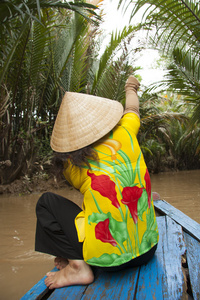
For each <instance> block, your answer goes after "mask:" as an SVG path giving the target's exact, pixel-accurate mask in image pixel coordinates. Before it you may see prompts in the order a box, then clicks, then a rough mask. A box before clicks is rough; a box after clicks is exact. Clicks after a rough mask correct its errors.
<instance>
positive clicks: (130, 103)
mask: <svg viewBox="0 0 200 300" xmlns="http://www.w3.org/2000/svg"><path fill="white" fill-rule="evenodd" d="M139 86H140V83H139V81H138V80H137V79H136V78H135V77H134V76H132V75H131V76H129V78H128V80H127V82H126V85H125V91H126V104H125V110H124V115H125V114H127V113H130V112H132V113H135V114H136V115H138V117H140V113H139V99H138V96H137V90H138V88H139Z"/></svg>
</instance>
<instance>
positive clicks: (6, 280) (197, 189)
mask: <svg viewBox="0 0 200 300" xmlns="http://www.w3.org/2000/svg"><path fill="white" fill-rule="evenodd" d="M151 182H152V190H153V191H157V192H158V193H159V194H160V196H161V199H164V200H166V201H167V202H169V203H170V204H172V205H173V206H175V207H176V208H178V209H180V210H181V211H182V212H184V213H185V214H187V215H188V216H189V217H191V218H192V219H194V220H195V221H196V222H198V223H200V170H195V171H183V172H174V173H173V172H169V173H168V172H167V173H160V174H156V175H151ZM56 193H58V194H60V195H62V196H65V197H67V198H69V199H71V200H72V201H74V202H76V203H77V204H79V205H81V200H82V196H81V195H80V193H79V192H77V191H75V190H72V189H71V188H67V187H66V188H65V189H62V190H60V191H58V190H57V191H56ZM39 196H40V194H31V195H28V196H27V195H26V196H5V195H0V241H1V247H0V300H19V299H20V298H21V297H22V296H23V295H24V294H25V293H26V292H27V291H28V290H29V289H30V288H31V287H32V286H33V285H34V284H35V283H36V282H37V281H38V280H40V279H41V278H42V277H43V276H44V275H45V274H46V272H48V271H49V270H51V269H52V268H53V257H51V256H48V255H45V254H40V253H37V252H35V251H34V236H35V224H36V218H35V205H36V202H37V200H38V198H39Z"/></svg>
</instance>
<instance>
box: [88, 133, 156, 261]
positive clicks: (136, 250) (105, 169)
mask: <svg viewBox="0 0 200 300" xmlns="http://www.w3.org/2000/svg"><path fill="white" fill-rule="evenodd" d="M129 138H130V143H131V147H132V151H133V152H134V147H133V140H132V137H131V135H130V134H129ZM103 145H104V146H107V147H108V148H109V150H110V154H108V153H103V152H102V151H99V150H96V149H95V150H96V151H97V152H99V153H101V154H103V155H104V156H105V157H106V156H107V157H106V158H105V159H102V160H101V161H100V162H96V161H93V160H89V163H90V166H91V170H88V171H87V173H88V175H89V176H90V177H91V190H90V192H91V194H92V197H93V200H94V202H95V204H96V207H97V209H98V212H93V213H92V214H91V215H89V216H88V224H89V225H91V224H92V223H95V224H97V225H98V224H99V225H101V224H100V223H102V224H103V225H105V224H107V227H108V228H107V232H108V233H109V234H108V238H107V239H106V237H104V238H103V237H102V238H101V239H100V238H99V239H100V240H101V241H102V242H105V243H106V242H107V241H111V242H110V245H112V246H113V247H114V245H115V244H114V241H116V243H117V244H116V245H115V247H117V248H118V249H119V250H120V252H121V256H122V255H125V254H126V255H129V256H130V259H131V258H132V257H135V256H136V255H138V254H141V253H144V252H145V251H147V250H148V249H150V247H151V245H153V244H154V243H156V241H157V238H158V233H157V231H155V230H156V229H157V224H156V221H155V219H154V210H153V207H152V205H151V206H150V195H151V186H150V183H149V175H148V174H147V172H148V171H147V169H146V174H145V177H144V176H141V173H140V164H141V158H142V152H141V151H140V152H139V153H138V157H137V160H136V161H135V162H134V164H133V165H134V169H133V165H132V161H131V159H130V158H129V156H128V155H127V154H126V153H125V152H124V151H122V150H121V143H120V142H119V141H117V140H113V139H107V140H104V141H103ZM107 158H108V159H107ZM84 168H87V167H86V166H84ZM98 172H100V173H98ZM136 180H137V181H136ZM143 183H144V185H143ZM127 189H131V190H133V191H135V190H136V189H139V190H141V193H140V195H139V196H138V199H137V201H136V205H135V207H134V208H133V207H132V206H133V205H132V202H131V200H130V199H128V198H127V199H125V194H124V193H125V191H126V190H127ZM147 189H148V190H147ZM92 190H95V191H98V192H99V193H100V194H101V196H102V197H105V199H106V198H107V199H109V203H111V204H112V205H113V206H114V208H113V210H111V212H108V213H104V211H105V207H104V205H105V204H104V201H103V199H102V200H101V201H98V198H95V196H94V194H93V193H92ZM142 191H143V192H142ZM132 198H133V195H132ZM129 202H130V203H129ZM129 206H130V207H129ZM122 208H123V209H122ZM116 209H117V210H118V211H119V212H120V215H119V214H118V217H117V218H118V220H116V219H115V218H114V217H113V216H112V213H113V212H114V210H116ZM130 209H131V210H130ZM133 211H134V214H133ZM145 212H146V219H144V213H145ZM131 213H132V214H131ZM133 217H134V218H133ZM108 219H109V221H108ZM138 219H139V220H140V221H142V222H147V230H146V232H145V233H144V234H143V237H142V241H141V236H140V237H139V229H138V221H137V220H138ZM130 220H131V221H130ZM127 221H128V223H127ZM105 222H106V223H105ZM130 222H132V223H130ZM104 223H105V224H104ZM127 224H128V227H127ZM130 224H132V225H130ZM131 226H132V227H131ZM131 232H132V233H131ZM129 234H131V237H132V238H133V237H134V241H131V238H130V235H129ZM110 235H111V236H112V238H113V239H114V240H111V236H110ZM133 245H134V246H133ZM121 256H119V257H118V256H116V254H107V253H105V254H103V255H102V256H101V257H99V258H98V257H94V258H92V259H90V260H88V263H89V264H94V265H98V263H99V265H103V262H102V260H104V261H105V265H111V264H112V263H113V262H112V260H113V261H115V262H114V264H115V265H117V264H116V260H117V261H118V262H120V261H121V262H122V263H123V262H124V258H125V256H124V258H122V257H121ZM126 258H127V256H126ZM126 261H128V260H126ZM118 264H120V263H118Z"/></svg>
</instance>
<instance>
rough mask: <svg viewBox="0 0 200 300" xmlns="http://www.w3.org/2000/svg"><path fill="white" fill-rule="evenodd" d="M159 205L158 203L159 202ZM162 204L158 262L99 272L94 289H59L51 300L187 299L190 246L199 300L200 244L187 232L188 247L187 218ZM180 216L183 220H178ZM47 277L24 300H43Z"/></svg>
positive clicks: (193, 276)
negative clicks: (183, 261)
mask: <svg viewBox="0 0 200 300" xmlns="http://www.w3.org/2000/svg"><path fill="white" fill-rule="evenodd" d="M156 203H158V202H157V201H156ZM160 203H161V205H160V204H159V205H158V206H159V207H161V211H164V212H165V214H166V215H165V216H161V217H157V221H158V227H159V234H160V240H159V244H158V248H157V251H156V254H155V256H154V258H153V259H152V260H151V261H150V262H149V263H148V264H147V265H146V266H145V265H144V266H142V267H139V268H132V269H128V270H124V271H121V272H116V273H114V272H112V273H108V272H102V271H100V272H97V273H96V280H95V281H94V283H92V284H91V285H88V286H72V287H64V288H61V289H56V290H54V291H53V293H52V294H51V295H50V296H49V295H48V296H49V298H48V299H50V300H53V299H54V300H58V299H59V300H60V299H70V300H73V299H74V300H79V299H84V300H89V299H91V300H96V299H133V298H134V299H138V300H140V299H145V300H150V299H158V300H161V299H164V300H169V299H173V300H176V299H177V300H178V299H185V298H186V297H185V296H186V283H185V280H184V276H183V273H182V264H181V256H182V255H183V254H184V252H185V249H186V246H187V260H188V266H189V273H190V277H191V285H192V289H193V295H194V299H195V300H196V299H199V290H200V287H199V283H200V280H199V276H200V275H199V272H200V271H199V269H200V268H199V262H200V257H199V256H200V249H199V248H200V246H199V242H198V241H197V240H196V239H193V238H192V237H191V236H190V235H189V234H187V233H186V232H184V237H185V241H186V245H185V243H184V240H183V231H182V227H181V225H179V224H183V225H184V222H186V220H188V217H187V216H185V215H184V214H183V215H184V217H185V219H184V217H183V216H181V214H179V211H178V212H177V210H176V209H175V208H173V207H171V206H168V205H167V206H166V204H165V203H164V202H163V201H162V202H160ZM163 203H164V205H163ZM155 206H156V205H155ZM163 207H164V208H163ZM167 214H168V215H170V216H168V215H167ZM178 216H181V217H180V219H179V220H176V219H178ZM189 219H190V218H189ZM190 220H191V219H190ZM190 220H189V221H190ZM177 221H178V222H177ZM195 223H196V222H195ZM188 224H189V227H190V228H189V230H188V231H189V232H190V231H191V230H193V229H194V223H192V222H189V223H188ZM191 224H192V225H191ZM197 224H198V223H197ZM195 225H196V224H195ZM198 225H199V224H198ZM191 228H193V229H191ZM185 231H186V230H185ZM195 249H196V250H195ZM54 270H55V269H54ZM45 277H46V276H45ZM45 277H44V278H43V279H41V280H40V281H39V282H38V284H36V285H35V286H34V287H33V288H32V289H31V290H30V291H29V292H28V293H27V294H26V295H24V296H23V297H22V298H21V300H33V299H43V298H42V297H41V296H42V294H43V293H44V292H46V290H47V289H46V286H45V284H44V279H45ZM38 296H39V297H38ZM37 297H38V298H37ZM45 299H47V297H46V298H45Z"/></svg>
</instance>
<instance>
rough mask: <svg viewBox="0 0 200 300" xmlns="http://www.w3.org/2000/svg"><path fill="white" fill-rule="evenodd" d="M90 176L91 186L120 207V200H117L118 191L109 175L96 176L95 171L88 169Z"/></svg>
mask: <svg viewBox="0 0 200 300" xmlns="http://www.w3.org/2000/svg"><path fill="white" fill-rule="evenodd" d="M87 174H88V176H90V177H91V187H92V189H93V190H95V191H97V192H99V193H100V194H101V196H103V197H106V198H108V199H109V200H110V201H111V202H112V205H114V206H115V207H116V208H119V207H120V205H119V201H118V200H117V193H116V191H115V183H114V182H113V181H112V180H110V177H108V176H107V175H99V176H96V175H95V174H93V173H89V170H88V171H87Z"/></svg>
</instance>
